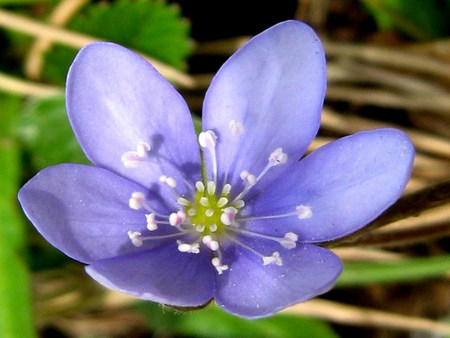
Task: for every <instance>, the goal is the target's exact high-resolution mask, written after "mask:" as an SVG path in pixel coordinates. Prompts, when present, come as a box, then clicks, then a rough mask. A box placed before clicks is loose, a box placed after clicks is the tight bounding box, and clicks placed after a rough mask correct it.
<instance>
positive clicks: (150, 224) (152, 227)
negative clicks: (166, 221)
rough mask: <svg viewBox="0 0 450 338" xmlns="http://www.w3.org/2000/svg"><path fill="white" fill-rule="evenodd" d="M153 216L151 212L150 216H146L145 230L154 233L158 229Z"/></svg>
mask: <svg viewBox="0 0 450 338" xmlns="http://www.w3.org/2000/svg"><path fill="white" fill-rule="evenodd" d="M155 216H156V215H155V214H154V213H153V212H152V213H151V214H146V215H145V218H146V219H147V229H148V230H150V231H154V230H156V229H158V224H156V219H155Z"/></svg>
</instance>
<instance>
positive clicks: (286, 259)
mask: <svg viewBox="0 0 450 338" xmlns="http://www.w3.org/2000/svg"><path fill="white" fill-rule="evenodd" d="M256 243H257V241H254V242H253V243H252V244H251V246H252V247H253V248H254V249H257V250H258V251H260V252H261V253H263V254H265V255H268V256H270V255H271V254H272V253H273V252H274V251H278V252H279V253H280V255H281V257H282V261H283V265H282V266H278V265H273V264H271V265H263V262H262V259H261V257H259V256H257V255H256V254H254V253H251V252H249V251H248V250H247V249H244V248H242V247H240V246H237V245H236V247H235V250H234V251H233V250H230V249H229V251H227V252H225V255H224V263H227V259H228V260H230V261H231V260H232V262H231V263H230V268H229V270H226V271H224V272H223V273H222V274H221V275H218V276H217V278H216V280H217V282H216V283H217V291H216V296H215V300H216V302H217V303H218V304H219V305H220V306H221V307H222V308H223V309H224V310H225V311H228V312H231V313H234V314H236V315H238V316H241V317H245V318H258V317H265V316H269V315H271V314H274V313H276V312H277V311H280V310H282V309H283V308H285V307H287V306H290V305H293V304H296V303H299V302H303V301H306V300H308V299H310V298H312V297H315V296H318V295H320V294H322V293H324V292H326V291H328V290H329V289H330V288H331V287H332V286H333V285H334V282H335V280H336V279H337V277H338V276H339V274H340V272H341V270H342V264H341V262H340V260H339V258H338V257H337V256H336V255H334V254H333V253H332V252H331V251H328V250H326V249H324V248H320V247H317V246H314V245H312V244H300V245H297V248H295V249H292V250H286V249H283V248H281V246H280V245H279V244H277V243H275V242H273V243H264V244H263V245H262V244H261V243H259V245H258V244H256Z"/></svg>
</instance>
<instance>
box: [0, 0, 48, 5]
mask: <svg viewBox="0 0 450 338" xmlns="http://www.w3.org/2000/svg"><path fill="white" fill-rule="evenodd" d="M37 2H39V3H42V2H43V1H42V0H0V6H16V5H28V4H33V3H37Z"/></svg>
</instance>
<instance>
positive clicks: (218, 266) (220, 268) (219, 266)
mask: <svg viewBox="0 0 450 338" xmlns="http://www.w3.org/2000/svg"><path fill="white" fill-rule="evenodd" d="M211 263H212V265H213V266H214V267H215V268H216V270H217V272H218V274H219V275H221V274H222V272H224V271H225V270H228V265H226V264H222V262H221V261H220V258H219V257H214V258H213V259H211Z"/></svg>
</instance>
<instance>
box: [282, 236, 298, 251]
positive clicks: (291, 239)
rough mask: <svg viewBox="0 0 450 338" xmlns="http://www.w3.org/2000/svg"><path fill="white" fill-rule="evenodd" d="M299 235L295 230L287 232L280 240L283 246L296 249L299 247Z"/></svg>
mask: <svg viewBox="0 0 450 338" xmlns="http://www.w3.org/2000/svg"><path fill="white" fill-rule="evenodd" d="M297 241H298V235H297V234H295V233H293V232H287V233H286V234H285V235H284V237H283V239H281V240H280V244H281V245H282V246H283V248H286V249H288V250H291V249H294V248H295V247H297Z"/></svg>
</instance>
